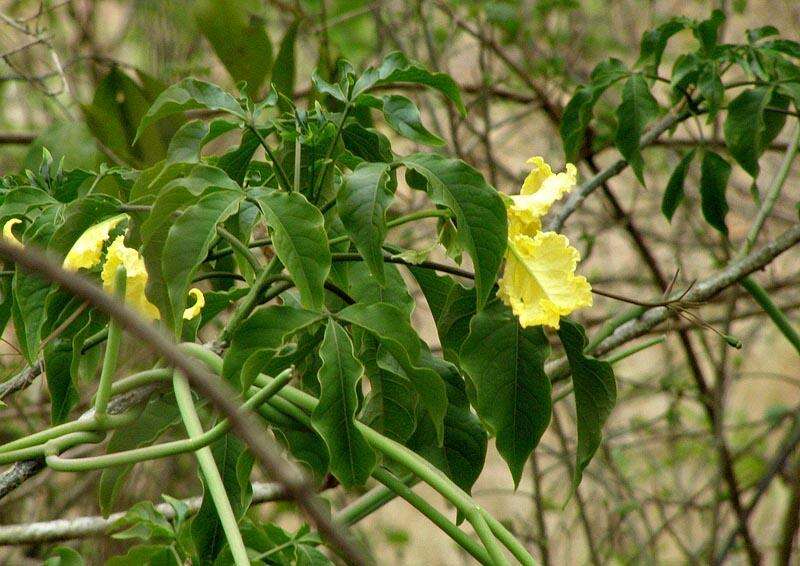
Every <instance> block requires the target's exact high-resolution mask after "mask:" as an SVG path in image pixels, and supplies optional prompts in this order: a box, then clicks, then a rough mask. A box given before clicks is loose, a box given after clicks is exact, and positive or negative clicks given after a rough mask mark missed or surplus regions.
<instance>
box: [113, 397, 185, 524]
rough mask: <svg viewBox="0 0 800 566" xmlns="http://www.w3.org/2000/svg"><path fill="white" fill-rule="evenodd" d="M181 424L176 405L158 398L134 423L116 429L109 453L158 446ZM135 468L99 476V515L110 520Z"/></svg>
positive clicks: (117, 469)
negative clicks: (109, 515) (163, 438)
mask: <svg viewBox="0 0 800 566" xmlns="http://www.w3.org/2000/svg"><path fill="white" fill-rule="evenodd" d="M179 420H180V414H179V412H178V408H177V405H175V402H174V400H172V399H171V398H170V397H157V398H155V399H153V400H152V401H150V402H149V403H148V404H147V406H146V407H145V408H144V410H143V411H142V412H141V414H140V415H139V416H138V417H137V419H136V420H135V421H133V422H132V423H130V424H129V425H127V426H124V427H120V428H117V429H114V432H113V433H112V435H111V439H110V440H109V441H108V446H107V448H106V452H107V453H109V454H111V453H114V452H121V451H123V450H131V449H133V448H139V447H141V446H146V445H149V444H152V443H153V442H155V441H156V440H157V439H158V438H159V437H160V436H161V435H162V434H164V432H165V431H166V430H167V429H168V428H170V427H171V426H172V425H174V424H176V423H177V422H179ZM132 469H133V465H132V464H130V465H122V466H113V467H110V468H105V469H104V470H103V472H102V474H101V475H100V482H99V485H98V494H99V499H100V511H101V512H102V513H103V516H104V517H108V514H109V513H111V510H112V508H113V506H114V502H115V501H116V499H117V496H118V495H119V493H120V490H121V489H122V488H123V487H124V485H125V481H126V479H127V477H128V474H129V473H130V471H131V470H132Z"/></svg>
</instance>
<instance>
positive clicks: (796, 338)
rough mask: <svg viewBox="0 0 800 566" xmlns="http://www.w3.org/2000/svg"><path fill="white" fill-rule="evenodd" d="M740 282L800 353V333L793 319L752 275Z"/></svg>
mask: <svg viewBox="0 0 800 566" xmlns="http://www.w3.org/2000/svg"><path fill="white" fill-rule="evenodd" d="M739 284H740V285H741V286H742V287H744V289H745V290H746V291H747V292H748V293H750V295H751V296H752V297H753V299H754V300H755V301H756V303H758V305H759V306H760V307H761V308H762V309H764V312H765V313H767V316H769V318H770V319H771V320H772V322H774V323H775V326H777V327H778V330H780V332H781V334H783V336H784V337H785V338H786V339H787V340H788V341H789V343H790V344H791V345H792V347H794V349H795V350H796V351H797V353H798V354H800V334H798V332H797V330H795V328H794V326H792V323H791V321H789V319H788V318H787V317H786V315H785V314H784V313H783V311H782V310H781V309H780V308H779V307H778V305H776V304H775V303H773V302H772V299H771V298H770V296H769V293H767V291H766V290H765V289H764V288H763V287H762V286H761V285H759V284H758V283H757V282H756V280H755V279H753V278H752V277H745V278H744V279H742V280H741V281H739Z"/></svg>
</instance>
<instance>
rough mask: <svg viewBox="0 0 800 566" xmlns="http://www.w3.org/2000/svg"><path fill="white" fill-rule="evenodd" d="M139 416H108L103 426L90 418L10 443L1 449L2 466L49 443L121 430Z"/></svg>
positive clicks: (133, 413) (0, 462) (129, 414)
mask: <svg viewBox="0 0 800 566" xmlns="http://www.w3.org/2000/svg"><path fill="white" fill-rule="evenodd" d="M137 416H138V415H137V414H136V412H135V411H131V412H129V413H126V414H124V415H108V416H107V418H106V419H105V423H104V424H103V425H100V424H98V423H97V422H96V421H95V420H94V418H92V417H90V418H86V419H83V420H77V421H72V422H68V423H64V424H61V425H58V426H54V427H52V428H48V429H47V430H42V431H39V432H36V433H34V434H31V435H28V436H26V437H24V438H20V439H18V440H14V441H12V442H8V443H6V444H4V445H3V446H2V447H0V464H7V463H9V462H16V461H18V460H24V459H26V458H24V457H18V456H19V455H20V454H23V452H22V451H23V450H30V449H39V450H43V448H44V446H45V444H47V443H48V442H50V441H53V440H59V439H61V438H63V437H65V436H68V435H72V434H78V433H86V432H92V431H104V430H111V429H114V428H119V427H121V426H125V425H128V424H130V423H131V422H133V421H134V420H135V419H136V418H137ZM42 454H43V452H42ZM40 455H41V454H40Z"/></svg>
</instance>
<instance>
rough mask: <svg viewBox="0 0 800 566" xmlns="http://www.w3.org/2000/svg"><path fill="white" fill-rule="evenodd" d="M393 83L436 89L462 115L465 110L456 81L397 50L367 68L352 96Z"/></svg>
mask: <svg viewBox="0 0 800 566" xmlns="http://www.w3.org/2000/svg"><path fill="white" fill-rule="evenodd" d="M393 83H412V84H420V85H425V86H428V87H431V88H433V89H436V90H438V91H439V92H440V93H442V94H443V95H444V96H446V97H447V98H448V99H449V100H450V101H451V102H452V103H453V104H455V106H456V108H457V109H458V111H459V112H460V113H461V115H462V116H465V115H466V113H467V111H466V108H465V107H464V103H463V102H462V101H461V94H460V93H459V91H458V85H457V84H456V82H455V81H454V80H453V79H452V77H450V75H447V74H445V73H431V72H430V71H428V70H427V69H425V68H424V67H423V66H422V65H420V64H419V63H417V62H416V61H412V60H410V59H408V58H407V57H406V56H405V55H403V54H402V53H400V52H399V51H395V52H393V53H389V54H388V55H387V56H386V57H384V59H383V61H382V62H381V64H380V66H379V67H378V68H377V69H376V68H371V69H367V70H366V71H364V73H363V74H362V75H361V77H360V78H359V79H358V81H356V83H355V85H354V86H353V98H355V97H357V96H358V95H360V94H362V93H364V92H366V91H368V90H369V89H371V88H374V87H378V86H384V85H389V84H393Z"/></svg>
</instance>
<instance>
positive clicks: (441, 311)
mask: <svg viewBox="0 0 800 566" xmlns="http://www.w3.org/2000/svg"><path fill="white" fill-rule="evenodd" d="M410 271H411V274H412V275H413V276H414V278H415V279H416V280H417V283H418V284H419V287H420V289H421V290H422V294H423V295H425V300H426V301H427V302H428V306H429V307H430V309H431V315H433V320H434V322H435V323H436V330H437V332H438V334H439V343H440V344H441V345H442V354H443V355H444V358H445V359H446V360H449V361H450V362H453V363H454V364H458V354H459V352H460V351H461V345H462V344H463V343H464V340H466V339H467V335H469V323H470V320H471V319H472V317H473V316H474V315H475V312H476V309H475V290H474V289H465V288H464V287H462V286H461V285H460V284H458V283H457V282H456V281H455V280H454V279H453V278H452V277H450V276H448V275H436V273H435V272H434V271H433V270H431V269H423V268H421V267H412V268H410Z"/></svg>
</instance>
